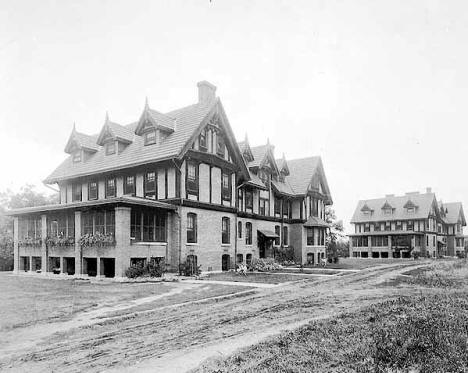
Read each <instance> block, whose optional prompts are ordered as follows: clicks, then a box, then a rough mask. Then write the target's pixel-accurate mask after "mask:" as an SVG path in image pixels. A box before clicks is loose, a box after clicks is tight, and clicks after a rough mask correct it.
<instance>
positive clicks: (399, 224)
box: [395, 221, 402, 231]
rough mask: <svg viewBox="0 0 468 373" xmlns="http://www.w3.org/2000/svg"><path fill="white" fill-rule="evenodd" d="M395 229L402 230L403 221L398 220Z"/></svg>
mask: <svg viewBox="0 0 468 373" xmlns="http://www.w3.org/2000/svg"><path fill="white" fill-rule="evenodd" d="M395 229H396V230H397V231H401V230H402V224H401V221H397V222H396V224H395Z"/></svg>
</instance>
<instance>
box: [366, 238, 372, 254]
mask: <svg viewBox="0 0 468 373" xmlns="http://www.w3.org/2000/svg"><path fill="white" fill-rule="evenodd" d="M367 252H368V254H367V255H368V257H369V258H372V236H367Z"/></svg>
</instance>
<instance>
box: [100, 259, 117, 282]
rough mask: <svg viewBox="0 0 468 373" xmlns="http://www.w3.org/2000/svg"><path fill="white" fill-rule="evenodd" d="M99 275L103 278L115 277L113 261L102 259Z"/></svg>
mask: <svg viewBox="0 0 468 373" xmlns="http://www.w3.org/2000/svg"><path fill="white" fill-rule="evenodd" d="M101 273H102V274H103V275H104V276H105V277H115V259H114V258H102V259H101Z"/></svg>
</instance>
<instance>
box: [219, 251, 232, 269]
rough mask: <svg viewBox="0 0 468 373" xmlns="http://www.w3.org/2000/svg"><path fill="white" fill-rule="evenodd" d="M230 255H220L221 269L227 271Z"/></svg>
mask: <svg viewBox="0 0 468 373" xmlns="http://www.w3.org/2000/svg"><path fill="white" fill-rule="evenodd" d="M230 258H231V257H230V256H229V255H227V254H224V255H223V256H222V257H221V269H222V270H223V271H229V267H230V265H229V264H230V261H231V260H230Z"/></svg>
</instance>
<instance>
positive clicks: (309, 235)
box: [307, 228, 314, 246]
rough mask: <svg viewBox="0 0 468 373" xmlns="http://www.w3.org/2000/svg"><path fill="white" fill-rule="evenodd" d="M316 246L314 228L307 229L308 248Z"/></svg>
mask: <svg viewBox="0 0 468 373" xmlns="http://www.w3.org/2000/svg"><path fill="white" fill-rule="evenodd" d="M313 245H314V228H307V246H313Z"/></svg>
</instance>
